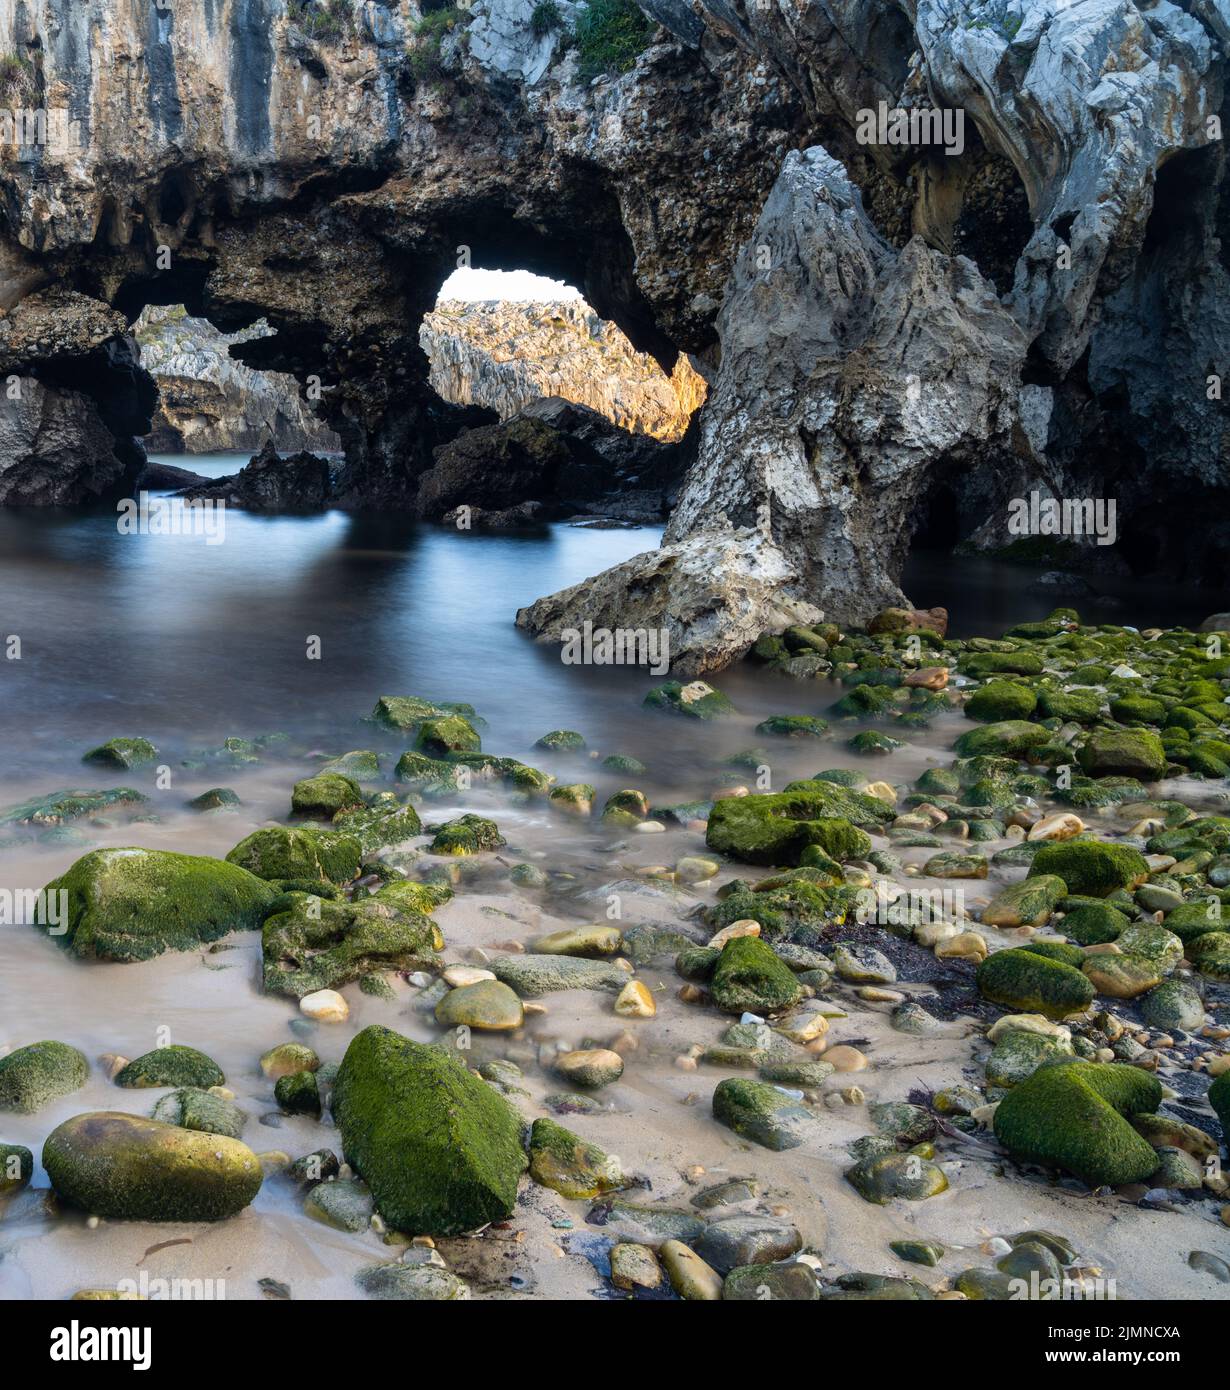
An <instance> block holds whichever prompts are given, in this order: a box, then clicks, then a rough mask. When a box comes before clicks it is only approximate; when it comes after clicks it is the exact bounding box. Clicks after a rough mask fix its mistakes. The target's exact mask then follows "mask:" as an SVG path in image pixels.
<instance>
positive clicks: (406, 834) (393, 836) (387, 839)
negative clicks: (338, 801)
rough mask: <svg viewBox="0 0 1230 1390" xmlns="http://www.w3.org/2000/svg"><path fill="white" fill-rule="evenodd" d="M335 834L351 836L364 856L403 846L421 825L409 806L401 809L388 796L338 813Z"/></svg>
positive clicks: (399, 805) (414, 811)
mask: <svg viewBox="0 0 1230 1390" xmlns="http://www.w3.org/2000/svg"><path fill="white" fill-rule="evenodd" d="M333 825H334V828H335V829H336V830H339V831H341V832H342V833H343V834H346V835H353V836H354V838H355V839H356V840H358V842H359V845H360V847H361V848H362V850H363V853H364V854H372V853H374V852H375V851H376V850H378V849H384V848H385V847H386V846H387V845H400V844H404V843H405V842H406V841H407V840H412V839H414V837H415V836H416V835H421V834H422V833H423V823H422V821H421V820H420V819H419V813H418V812H417V811H416V810H415V809H414V807H413V806H403V805H402V804H401V803H400V802H399V801H398V800H397V798H396V797H395V796H393V795H392V794H391V793H388V792H386V793H384V794H383V795H382V796H380V797H377V798H375V800H374V801H373V802H372V804H371V805H369V806H359V807H356V808H355V809H354V810H352V811H342V812H339V814H338V815H336V816H335V817H334V818H333Z"/></svg>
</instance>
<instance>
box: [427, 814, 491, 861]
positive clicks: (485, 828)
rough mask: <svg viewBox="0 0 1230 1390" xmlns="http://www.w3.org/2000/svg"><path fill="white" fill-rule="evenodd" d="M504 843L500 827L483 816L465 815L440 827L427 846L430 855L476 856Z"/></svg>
mask: <svg viewBox="0 0 1230 1390" xmlns="http://www.w3.org/2000/svg"><path fill="white" fill-rule="evenodd" d="M503 843H504V837H503V835H501V834H500V827H499V826H498V825H496V823H495V821H493V820H488V819H487V818H486V817H485V816H475V815H472V814H469V813H467V814H466V815H464V816H457V817H456V818H455V819H453V820H450V821H446V822H445V823H444V824H443V825H442V826H440V827H439V828H438V829H437V830H436V832H435V835H434V837H433V839H432V842H431V844H430V846H429V848H430V850H431V852H432V854H453V855H461V854H478V853H479V852H480V851H482V850H488V849H498V848H499V847H500V846H501V845H502V844H503Z"/></svg>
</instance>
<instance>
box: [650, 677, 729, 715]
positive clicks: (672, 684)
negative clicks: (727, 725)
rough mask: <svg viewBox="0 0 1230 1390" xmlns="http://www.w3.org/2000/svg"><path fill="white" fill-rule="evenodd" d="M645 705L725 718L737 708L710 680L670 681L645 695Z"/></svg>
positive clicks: (668, 710) (652, 707)
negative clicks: (684, 682) (685, 682)
mask: <svg viewBox="0 0 1230 1390" xmlns="http://www.w3.org/2000/svg"><path fill="white" fill-rule="evenodd" d="M643 703H644V705H645V708H646V709H657V710H665V711H667V712H668V713H670V714H682V715H686V716H687V717H688V718H689V719H706V720H708V719H726V718H729V716H730V715H732V714H736V713H737V711H736V709H735V707H734V705H733V704H732V703H731V701H730V700H729V699H728V698H727V697H726V696H725V695H723V694H722V692H721V691H720V690H717V689H715V687H713V686H712V685H710V684H709V682H708V681H689V682H688V683H687V684H686V685H684V684H683V683H682V682H680V681H667V682H666V683H665V684H664V685H659V686H656V687H655V688H654V689H653V690H651V691H650V692H649V694H648V695H646V696H645V699H644V701H643Z"/></svg>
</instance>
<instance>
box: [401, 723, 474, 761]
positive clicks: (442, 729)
mask: <svg viewBox="0 0 1230 1390" xmlns="http://www.w3.org/2000/svg"><path fill="white" fill-rule="evenodd" d="M414 746H415V748H416V749H417V750H418V751H419V752H420V753H426V754H427V756H428V757H429V758H446V757H448V755H449V754H450V753H479V752H481V751H482V747H483V741H482V739H481V738H479V736H478V730H477V729H476V728H475V727H474V725H473V724H471V723H470V721H469V720H468V719H466V718H465V716H464V715H461V714H446V715H442V716H439V717H437V718H434V719H424V720H423V722H422V724H420V725H419V729H418V733H417V734H416V735H415V739H414Z"/></svg>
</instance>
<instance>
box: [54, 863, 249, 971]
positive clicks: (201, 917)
mask: <svg viewBox="0 0 1230 1390" xmlns="http://www.w3.org/2000/svg"><path fill="white" fill-rule="evenodd" d="M43 891H44V893H45V894H46V895H48V899H49V898H50V895H51V894H53V893H59V892H64V893H66V894H67V895H68V897H67V904H68V914H67V921H66V923H53V924H47V923H46V921H45V919H44V920H43V921H42V922H40V925H43V926H44V927H46V926H48V925H50V932H49V934H54V935H55V939H56V940H58V941H59V942H61V944H62V945H64V946H66V947H67V948H68V949H70V950H71V951H72V952H73V953H74V954H75V955H78V956H83V957H87V958H92V959H97V960H114V961H134V960H149V959H151V958H152V957H153V956H159V955H161V954H162V953H163V952H164V951H188V950H192V949H194V948H195V947H197V946H200V945H202V944H204V943H206V942H210V941H217V940H218V938H219V937H222V936H225V935H226V934H227V933H228V932H232V931H241V930H250V929H252V928H255V927H258V926H260V923H261V918H262V917H263V916H264V913H265V908H266V907H267V906H268V905H269V903H270V902H272V900H273V898H274V896H275V891H274V889H273V888H271V887H270V885H269V884H268V883H266V882H264V881H263V880H262V879H260V878H257V877H256V876H255V875H254V874H250V873H249V872H248V871H247V870H246V869H242V868H240V867H239V866H238V865H237V864H235V863H233V862H228V861H227V860H223V859H207V858H204V857H203V856H199V855H194V854H175V853H172V852H171V851H169V850H159V849H96V850H93V851H91V852H90V853H89V854H87V855H84V856H83V857H82V858H80V859H78V860H77V862H76V863H75V864H74V865H73V866H72V868H70V869H69V870H68V872H67V873H65V874H63V875H61V876H60V877H59V878H57V879H55V880H53V881H52V882H51V883H49V884H48V885H47V887H46V888H45V889H44V890H43ZM43 911H45V909H43ZM41 915H42V913H41V912H40V916H41ZM61 927H64V928H65V929H64V930H63V931H61V930H60V928H61ZM57 933H58V934H57Z"/></svg>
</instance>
